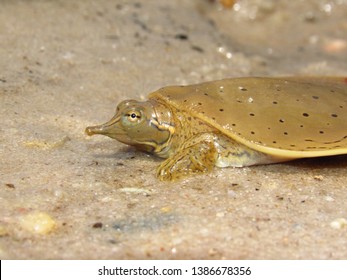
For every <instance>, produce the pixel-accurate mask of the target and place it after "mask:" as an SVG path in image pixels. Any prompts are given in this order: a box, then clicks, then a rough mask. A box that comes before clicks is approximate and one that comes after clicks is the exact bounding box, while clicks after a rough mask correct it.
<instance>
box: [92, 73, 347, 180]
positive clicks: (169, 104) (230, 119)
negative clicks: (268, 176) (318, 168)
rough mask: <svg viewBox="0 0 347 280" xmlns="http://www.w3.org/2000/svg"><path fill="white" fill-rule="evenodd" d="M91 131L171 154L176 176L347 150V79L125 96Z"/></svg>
mask: <svg viewBox="0 0 347 280" xmlns="http://www.w3.org/2000/svg"><path fill="white" fill-rule="evenodd" d="M86 133H87V134H88V135H93V134H104V135H107V136H109V137H111V138H114V139H117V140H118V141H120V142H123V143H125V144H128V145H133V146H135V147H136V148H138V149H140V150H143V151H147V152H150V153H153V154H155V155H157V156H159V157H162V158H166V160H165V161H164V162H162V163H161V164H160V165H159V167H158V170H157V176H158V177H159V178H160V179H161V180H173V179H176V178H179V177H183V176H186V175H188V174H191V173H197V172H206V171H209V170H211V169H212V167H213V166H218V167H227V166H235V167H241V166H249V165H255V164H268V163H275V162H283V161H288V160H293V159H297V158H306V157H320V156H331V155H338V154H347V78H343V77H341V78H338V77H337V78H333V77H312V78H310V77H306V78H304V77H297V78H295V77H284V78H235V79H225V80H219V81H213V82H207V83H201V84H197V85H190V86H169V87H164V88H162V89H159V90H158V91H155V92H153V93H151V94H150V95H149V99H148V101H144V102H140V101H135V100H126V101H123V102H121V103H120V104H119V105H118V107H117V112H116V114H115V116H114V117H113V118H112V119H111V120H110V121H109V122H107V123H105V124H103V125H100V126H92V127H87V129H86Z"/></svg>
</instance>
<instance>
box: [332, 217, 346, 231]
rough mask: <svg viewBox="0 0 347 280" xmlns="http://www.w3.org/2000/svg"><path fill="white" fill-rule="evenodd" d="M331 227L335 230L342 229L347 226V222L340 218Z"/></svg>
mask: <svg viewBox="0 0 347 280" xmlns="http://www.w3.org/2000/svg"><path fill="white" fill-rule="evenodd" d="M330 226H331V227H332V228H334V229H341V228H344V227H346V226H347V220H346V219H345V218H338V219H335V220H333V221H332V222H331V223H330Z"/></svg>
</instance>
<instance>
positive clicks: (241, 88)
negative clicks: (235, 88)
mask: <svg viewBox="0 0 347 280" xmlns="http://www.w3.org/2000/svg"><path fill="white" fill-rule="evenodd" d="M239 90H241V91H247V89H246V88H244V87H239Z"/></svg>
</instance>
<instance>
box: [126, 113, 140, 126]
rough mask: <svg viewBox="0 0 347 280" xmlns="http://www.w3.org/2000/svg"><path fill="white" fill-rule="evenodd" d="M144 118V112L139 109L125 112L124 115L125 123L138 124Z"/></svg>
mask: <svg viewBox="0 0 347 280" xmlns="http://www.w3.org/2000/svg"><path fill="white" fill-rule="evenodd" d="M141 119H142V114H141V112H139V111H135V110H132V111H129V112H127V113H125V114H124V116H123V122H124V124H128V125H129V124H137V123H139V122H140V121H141Z"/></svg>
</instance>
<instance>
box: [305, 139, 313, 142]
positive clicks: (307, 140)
mask: <svg viewBox="0 0 347 280" xmlns="http://www.w3.org/2000/svg"><path fill="white" fill-rule="evenodd" d="M305 141H306V142H313V140H312V139H305Z"/></svg>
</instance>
